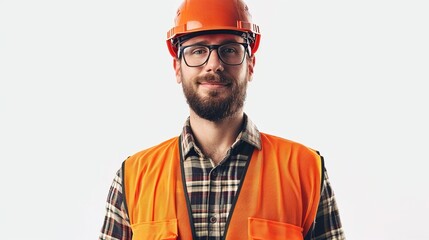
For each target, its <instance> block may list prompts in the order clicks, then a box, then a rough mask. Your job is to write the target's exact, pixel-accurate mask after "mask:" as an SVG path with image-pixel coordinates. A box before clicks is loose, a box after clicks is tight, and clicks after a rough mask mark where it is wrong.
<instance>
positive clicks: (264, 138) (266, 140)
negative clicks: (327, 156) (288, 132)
mask: <svg viewBox="0 0 429 240" xmlns="http://www.w3.org/2000/svg"><path fill="white" fill-rule="evenodd" d="M261 142H262V144H263V145H271V146H274V147H279V148H288V149H292V150H300V151H309V152H316V153H319V152H318V151H317V150H315V149H313V148H311V147H309V146H307V145H305V144H303V143H301V142H298V141H295V140H291V139H288V138H284V137H281V136H278V135H273V134H269V133H265V132H261Z"/></svg>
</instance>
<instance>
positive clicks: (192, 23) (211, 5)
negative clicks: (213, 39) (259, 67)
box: [167, 0, 261, 57]
mask: <svg viewBox="0 0 429 240" xmlns="http://www.w3.org/2000/svg"><path fill="white" fill-rule="evenodd" d="M207 31H209V32H210V31H215V32H216V31H222V32H224V31H226V32H235V33H245V34H246V35H245V36H246V38H247V39H248V40H249V43H250V49H251V51H252V55H253V54H254V53H255V52H256V51H257V50H258V47H259V41H260V38H261V34H260V32H259V26H258V25H256V24H254V23H252V17H251V15H250V13H249V9H248V7H247V5H246V4H245V3H244V2H243V1H242V0H184V2H183V3H182V4H181V5H180V7H179V9H178V10H177V16H176V19H175V26H174V27H173V28H171V29H170V31H168V32H167V45H168V50H169V51H170V54H171V55H172V56H173V57H177V47H178V46H177V45H178V44H180V42H181V41H180V38H182V37H186V36H188V35H189V36H193V35H194V34H196V35H197V34H198V33H205V32H207ZM178 40H179V41H178Z"/></svg>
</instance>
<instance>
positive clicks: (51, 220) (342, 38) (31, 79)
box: [0, 0, 429, 240]
mask: <svg viewBox="0 0 429 240" xmlns="http://www.w3.org/2000/svg"><path fill="white" fill-rule="evenodd" d="M179 3H180V1H178V0H174V1H171V0H170V1H150V2H148V1H112V0H104V1H101V0H99V1H96V0H75V1H59V0H56V1H54V0H51V1H48V0H39V1H28V0H0V111H1V113H0V114H1V116H0V123H1V124H0V141H1V142H0V161H1V167H0V170H1V174H0V182H1V197H0V239H7V240H15V239H32V240H35V239H44V240H45V239H49V240H51V239H52V240H56V239H65V240H68V239H76V240H80V239H97V237H98V232H99V230H100V228H101V225H102V222H103V217H104V211H105V209H104V207H105V200H106V197H107V192H108V190H109V187H110V184H111V182H112V179H113V177H114V175H115V172H116V170H117V169H119V167H120V165H121V163H122V161H123V160H124V159H125V158H126V157H127V156H128V155H130V154H133V153H135V152H137V151H139V150H141V149H143V148H146V147H149V146H152V145H154V144H156V143H159V142H160V141H163V140H165V139H167V138H170V137H172V136H176V135H178V134H180V131H181V128H182V125H183V123H184V121H185V119H186V117H187V114H188V110H187V105H186V103H185V101H184V97H183V96H182V92H181V86H180V85H177V84H176V83H175V79H174V72H173V68H172V59H171V57H170V56H169V54H168V51H167V48H166V44H165V36H166V32H167V30H168V29H169V28H170V27H171V26H172V25H173V18H174V15H175V11H176V9H177V7H178V4H179ZM248 5H249V7H250V10H251V12H252V13H253V19H254V22H255V23H256V24H258V25H259V26H260V28H261V31H262V34H263V35H262V41H261V46H260V51H259V52H258V53H257V59H256V68H255V75H254V79H253V81H252V82H251V84H250V86H249V90H248V100H247V102H246V105H245V108H246V112H247V113H248V115H249V116H250V118H251V119H252V120H253V122H255V124H256V125H257V126H258V127H259V129H260V130H261V131H264V132H269V133H272V134H276V135H280V136H283V137H285V138H289V139H292V140H295V141H299V142H302V143H304V144H306V145H308V146H310V147H312V148H316V149H318V150H319V151H321V153H322V154H323V155H324V157H325V160H326V167H327V168H328V171H329V176H330V178H331V182H332V185H333V187H334V191H335V193H336V196H337V201H338V205H339V208H340V212H341V217H342V221H343V225H344V230H345V232H346V235H347V237H348V239H353V240H355V239H365V240H367V239H389V240H394V239H407V240H410V239H429V233H428V231H427V221H428V220H427V216H428V214H429V190H428V189H429V188H428V187H427V186H426V185H427V184H428V183H429V181H428V177H427V170H426V167H427V166H428V163H427V162H428V160H429V159H428V154H427V150H428V145H429V144H428V143H429V141H428V135H429V127H428V122H429V117H428V103H429V96H428V87H427V81H428V80H429V69H428V66H429V44H428V43H429V26H428V25H429V14H428V12H429V7H428V3H427V1H423V0H422V1H417V0H416V1H412V0H407V1H405V0H403V1H395V0H391V1H387V0H386V1H382V0H360V1H293V2H292V1H281V0H277V1H275V0H264V1H257V0H249V1H248Z"/></svg>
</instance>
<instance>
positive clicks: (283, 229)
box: [248, 218, 304, 240]
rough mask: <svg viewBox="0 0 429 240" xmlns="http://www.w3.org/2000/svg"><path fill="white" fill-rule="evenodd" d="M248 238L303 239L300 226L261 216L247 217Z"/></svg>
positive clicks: (272, 239) (271, 239) (250, 239)
mask: <svg viewBox="0 0 429 240" xmlns="http://www.w3.org/2000/svg"><path fill="white" fill-rule="evenodd" d="M248 228H249V230H248V231H249V232H248V239H249V240H256V239H258V240H263V239H269V240H280V239H281V240H284V239H288V240H303V239H304V237H303V236H302V231H303V229H302V228H301V227H298V226H295V225H292V224H288V223H283V222H277V221H271V220H266V219H261V218H249V220H248Z"/></svg>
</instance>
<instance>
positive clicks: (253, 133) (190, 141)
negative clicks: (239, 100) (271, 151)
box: [180, 114, 261, 159]
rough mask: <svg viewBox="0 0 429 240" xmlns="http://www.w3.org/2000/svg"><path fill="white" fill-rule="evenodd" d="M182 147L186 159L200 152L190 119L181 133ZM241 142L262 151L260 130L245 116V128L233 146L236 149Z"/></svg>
mask: <svg viewBox="0 0 429 240" xmlns="http://www.w3.org/2000/svg"><path fill="white" fill-rule="evenodd" d="M180 136H181V139H182V141H181V147H182V157H183V159H186V156H187V155H188V154H189V153H190V152H191V151H192V150H193V151H195V152H200V150H199V149H198V147H197V146H196V144H195V140H194V135H193V134H192V129H191V123H190V118H189V117H188V118H187V119H186V122H185V125H184V126H183V130H182V133H181V135H180ZM240 142H246V143H248V144H250V145H252V146H254V147H255V148H257V149H259V150H261V136H260V133H259V130H258V128H257V127H256V125H255V124H253V122H252V121H250V119H249V118H248V116H247V115H246V114H244V122H243V128H242V130H241V131H240V133H239V134H238V136H237V139H236V141H235V142H234V144H233V145H232V147H235V146H236V145H237V144H239V143H240Z"/></svg>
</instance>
